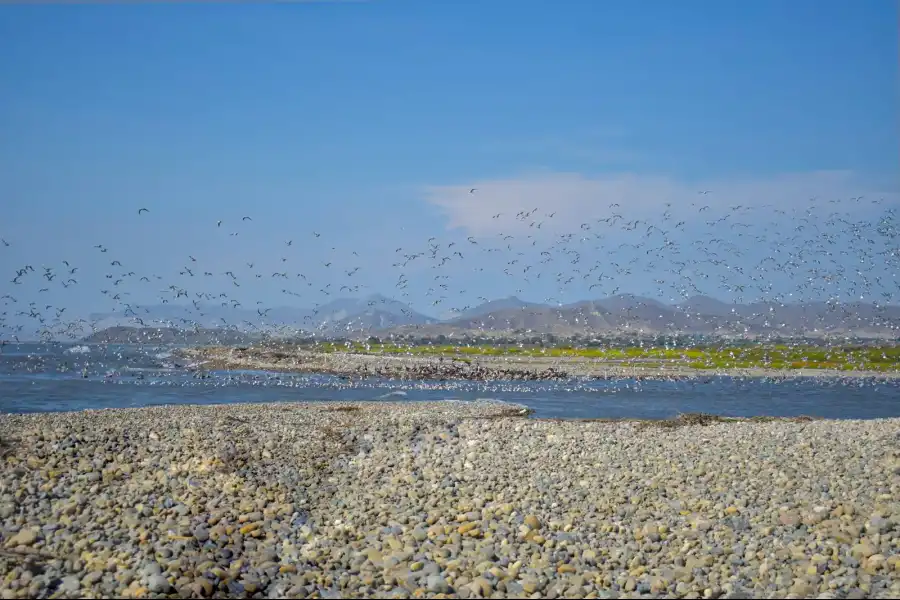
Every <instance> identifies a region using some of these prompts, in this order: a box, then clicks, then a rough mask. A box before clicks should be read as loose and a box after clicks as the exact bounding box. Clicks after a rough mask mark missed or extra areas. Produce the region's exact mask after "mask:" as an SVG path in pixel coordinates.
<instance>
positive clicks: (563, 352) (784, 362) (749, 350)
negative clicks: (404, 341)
mask: <svg viewBox="0 0 900 600" xmlns="http://www.w3.org/2000/svg"><path fill="white" fill-rule="evenodd" d="M315 349H316V350H318V351H320V352H350V353H354V354H372V355H379V354H381V355H407V356H433V357H445V358H452V359H457V360H466V359H470V358H472V357H480V356H483V357H510V358H514V357H523V358H528V357H534V358H572V359H585V360H592V361H597V362H604V363H610V364H618V365H622V366H628V367H644V368H659V367H661V366H670V367H671V366H680V367H690V368H694V369H754V368H766V369H780V370H781V369H832V370H840V371H898V370H900V346H893V345H892V346H834V347H826V346H788V345H763V344H760V345H757V346H739V347H729V346H709V347H686V348H660V347H633V348H576V347H571V346H559V347H542V346H530V345H524V344H523V345H502V346H501V345H460V346H454V345H446V344H445V345H439V344H434V345H431V344H422V345H410V346H406V345H401V344H390V343H372V344H369V343H365V342H352V343H320V344H316V346H315Z"/></svg>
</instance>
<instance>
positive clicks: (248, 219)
mask: <svg viewBox="0 0 900 600" xmlns="http://www.w3.org/2000/svg"><path fill="white" fill-rule="evenodd" d="M252 220H253V219H251V218H250V217H244V218H243V219H241V221H252Z"/></svg>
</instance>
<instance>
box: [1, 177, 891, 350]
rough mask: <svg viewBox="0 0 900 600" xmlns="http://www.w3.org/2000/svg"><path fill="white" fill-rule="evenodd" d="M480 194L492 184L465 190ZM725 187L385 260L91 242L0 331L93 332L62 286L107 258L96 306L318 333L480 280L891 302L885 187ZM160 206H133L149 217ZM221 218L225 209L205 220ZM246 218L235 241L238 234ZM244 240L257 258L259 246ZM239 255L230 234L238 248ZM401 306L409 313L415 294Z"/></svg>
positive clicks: (502, 217)
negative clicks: (149, 263) (173, 258)
mask: <svg viewBox="0 0 900 600" xmlns="http://www.w3.org/2000/svg"><path fill="white" fill-rule="evenodd" d="M469 194H472V195H478V194H481V192H479V190H478V189H477V188H470V189H469ZM715 196H716V195H715V192H714V191H709V190H702V191H700V192H698V194H697V201H696V202H694V203H692V205H691V206H690V207H685V206H678V207H676V206H672V205H671V204H665V205H661V206H660V210H659V212H658V213H656V214H654V215H651V216H648V215H646V214H642V215H637V216H640V218H636V216H635V215H629V211H628V208H629V207H628V206H624V207H623V206H620V204H619V203H616V202H612V203H607V204H606V206H605V207H604V208H603V210H602V212H603V214H601V215H599V216H596V217H595V218H591V219H589V220H584V222H582V223H580V224H577V225H576V226H574V227H569V229H570V230H569V231H565V229H566V226H564V225H561V224H559V223H560V221H561V217H560V215H559V214H557V212H554V211H548V210H539V209H538V208H533V207H525V208H523V209H521V210H518V211H517V212H515V213H513V214H506V213H504V212H498V213H495V214H494V215H493V218H492V221H493V223H492V225H493V226H494V230H496V231H497V232H498V233H497V234H494V235H485V236H474V235H465V234H463V235H460V236H458V237H445V238H443V239H439V238H438V237H437V236H432V237H427V238H424V239H422V240H421V241H420V242H419V243H418V244H409V243H407V244H399V243H398V245H397V247H396V249H395V251H394V252H393V253H392V254H393V257H394V258H393V260H391V261H389V263H387V264H372V258H371V257H370V256H368V255H367V254H366V253H365V251H362V252H363V255H362V256H361V255H360V251H357V250H352V248H350V246H352V244H353V242H352V240H346V239H334V240H327V239H325V238H322V235H323V234H322V233H320V232H318V231H310V232H308V233H307V234H306V235H308V236H310V237H311V238H312V239H313V240H315V241H316V242H317V243H321V244H324V245H323V246H321V252H320V253H318V254H316V255H315V256H313V257H310V254H309V251H308V250H307V251H305V252H304V253H303V256H302V257H299V256H297V255H296V254H293V255H292V254H291V252H292V251H293V249H294V240H292V239H288V240H283V242H281V243H282V244H283V245H282V250H281V251H280V252H277V253H272V254H271V255H270V256H268V257H265V258H263V259H257V260H253V259H250V258H248V259H247V260H245V261H243V264H240V265H239V264H235V265H234V266H233V267H232V268H229V269H221V268H219V269H216V268H215V267H214V266H212V265H209V264H205V263H204V260H203V259H198V258H196V257H195V255H193V254H189V255H187V256H185V257H184V262H183V265H182V266H181V268H179V269H178V270H177V272H170V273H164V272H163V273H153V272H141V271H140V270H139V269H137V268H132V267H130V266H129V265H128V261H127V259H126V258H124V257H116V256H115V254H114V252H113V250H112V249H111V248H110V247H107V245H106V244H105V243H104V242H103V241H102V240H96V241H95V242H93V243H90V245H91V246H93V248H92V250H93V253H94V256H95V260H94V264H91V265H85V264H80V265H79V264H73V263H72V262H70V261H69V260H68V259H63V258H62V257H60V260H59V262H58V263H57V264H50V265H40V264H30V263H28V264H19V265H14V266H13V271H12V272H11V273H9V277H8V278H7V279H5V281H6V283H5V284H4V285H3V286H0V291H2V294H0V344H3V343H9V342H13V341H20V340H21V339H22V338H26V337H32V336H34V335H35V334H37V335H38V336H39V337H41V338H44V339H57V340H59V339H62V340H76V339H80V338H81V337H83V336H85V335H87V334H89V333H91V332H92V331H93V330H94V329H96V328H97V326H98V324H99V323H101V318H94V319H90V318H88V316H87V315H85V314H81V315H78V314H73V315H70V313H69V312H67V311H68V307H67V306H66V294H67V292H69V291H72V290H75V289H78V288H80V287H84V286H85V285H87V284H88V279H86V278H83V277H82V273H84V272H85V271H92V272H96V271H98V268H100V267H102V269H100V270H102V279H100V283H99V285H98V288H99V289H97V290H96V293H94V292H93V291H92V292H91V293H92V294H95V295H94V296H93V297H94V298H95V299H96V309H95V310H93V311H92V312H95V313H102V312H106V313H107V315H108V314H114V315H119V316H121V317H122V318H123V319H127V322H128V323H129V324H131V325H133V326H135V327H148V326H154V327H160V326H164V327H176V328H181V329H185V328H195V329H196V328H200V327H204V328H209V327H213V326H217V327H225V328H238V329H241V330H253V329H266V328H267V329H268V330H270V331H275V330H279V329H280V330H282V333H291V332H293V333H297V332H300V331H303V332H315V331H316V330H317V329H321V328H322V327H324V324H326V322H329V320H331V319H332V317H333V315H332V313H331V312H330V308H329V304H328V303H329V302H330V301H332V300H334V299H335V298H340V297H352V296H356V297H358V296H360V295H365V294H371V293H372V292H380V293H383V294H384V295H385V296H389V297H392V298H395V299H397V300H398V301H399V302H404V303H405V302H410V301H411V302H412V303H413V304H417V305H418V306H420V307H421V310H422V311H423V312H431V313H432V314H435V313H439V314H440V315H442V316H443V317H444V318H452V317H453V316H454V315H460V314H464V313H466V311H469V310H470V309H471V308H473V307H474V306H476V305H477V304H479V303H482V302H486V301H488V300H489V298H488V297H487V296H486V295H484V292H483V290H484V289H487V288H486V287H479V286H489V288H490V289H504V290H506V291H507V295H509V294H513V293H515V294H516V295H519V296H524V297H527V298H532V299H533V300H535V301H537V302H542V303H546V304H549V305H555V306H559V305H562V304H563V303H564V301H566V300H568V301H573V300H575V299H576V298H578V295H579V294H580V295H582V296H589V297H592V298H601V297H608V296H614V295H616V294H621V293H624V292H629V293H640V294H641V295H644V296H650V297H653V298H657V299H659V300H660V301H663V302H666V303H669V304H675V303H677V302H678V301H680V300H683V299H685V298H688V297H691V296H698V295H708V296H713V297H716V296H719V297H724V298H727V299H728V300H729V301H730V302H737V303H740V304H747V303H751V302H758V301H765V302H770V303H776V304H777V303H787V302H797V301H802V300H811V299H815V300H823V301H830V302H835V303H848V302H867V303H871V304H874V305H876V306H883V305H889V304H893V303H895V302H896V299H897V298H898V296H900V279H898V278H897V276H896V275H897V273H900V242H898V233H900V229H898V225H897V222H896V211H895V209H894V208H893V207H891V206H890V205H888V204H885V202H884V200H882V199H867V198H862V197H858V198H850V199H818V198H814V199H810V202H808V203H807V205H806V206H803V207H799V208H788V207H781V206H773V205H770V204H762V205H754V206H743V205H739V204H736V205H729V204H728V203H727V200H726V201H722V200H721V199H718V198H716V197H715ZM155 211H156V209H154V208H152V207H140V208H137V209H136V212H137V215H138V217H139V218H141V219H146V218H149V217H151V215H153V214H154V213H155ZM223 224H224V221H223V220H216V221H212V222H211V223H210V226H211V227H215V228H216V229H219V228H221V227H222V226H223ZM239 225H240V227H252V226H254V223H253V217H252V216H251V215H247V216H243V217H242V218H241V220H240V224H239ZM240 227H238V228H237V229H236V230H235V231H233V232H231V234H230V236H229V237H230V238H236V239H235V240H233V241H230V242H228V243H231V244H239V243H240V242H239V240H240V239H241V238H240V237H239V234H240V233H241V229H240ZM298 235H300V234H298ZM423 237H424V236H423ZM298 239H299V238H298ZM0 241H2V244H3V247H0V265H2V264H8V261H7V260H5V259H4V258H3V257H2V253H3V252H4V251H9V249H10V248H11V247H12V246H11V245H12V244H13V243H14V241H13V242H11V241H8V240H7V239H2V240H0ZM338 247H341V248H342V249H343V250H347V252H344V253H343V255H342V256H341V257H337V256H333V255H332V254H329V251H328V248H330V249H331V250H332V251H335V250H337V248H338ZM246 250H247V256H250V255H251V254H252V252H251V251H252V250H254V249H250V248H247V249H246ZM351 250H352V251H351ZM255 251H256V252H257V254H258V251H259V249H258V248H257V249H255ZM236 253H237V248H236V247H234V248H231V249H230V250H229V254H228V255H229V256H235V255H237V254H236ZM98 278H99V276H98V277H95V279H98ZM91 283H94V281H91ZM273 283H277V286H274V287H273ZM635 286H636V287H639V288H640V289H634V287H635ZM262 289H266V290H270V289H272V290H274V289H277V290H278V292H276V294H278V293H279V292H280V295H281V296H282V297H281V298H279V297H277V295H276V296H274V297H273V296H272V295H267V296H266V297H267V300H266V301H264V300H261V299H259V297H260V296H259V295H257V294H259V290H262ZM581 299H585V298H581ZM384 302H391V301H390V300H387V299H386V298H384V297H379V298H374V299H372V300H370V301H369V302H368V307H369V308H371V309H373V310H375V309H378V308H379V306H378V305H379V304H380V303H384ZM304 303H306V304H305V306H306V307H307V308H309V312H308V313H307V314H305V315H304V316H303V318H302V319H300V322H293V323H284V322H278V321H277V320H276V319H274V318H273V316H272V315H273V310H274V311H275V312H276V313H277V312H278V311H277V310H276V309H277V307H279V306H284V305H294V306H304ZM161 305H169V308H172V307H178V309H177V310H176V311H175V312H172V311H170V312H169V313H167V314H166V315H165V316H162V317H159V316H157V315H156V314H155V312H158V311H156V309H155V308H154V306H156V307H159V306H161ZM173 310H175V309H173ZM523 310H527V309H526V308H523ZM402 312H403V313H404V314H405V315H406V316H408V317H413V316H414V312H413V309H412V308H408V307H403V308H402ZM216 315H220V316H218V317H217V316H216ZM221 315H225V316H221Z"/></svg>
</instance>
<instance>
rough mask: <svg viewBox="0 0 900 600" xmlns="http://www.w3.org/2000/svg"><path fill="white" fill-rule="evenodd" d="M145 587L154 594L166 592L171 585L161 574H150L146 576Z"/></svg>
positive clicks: (169, 589)
mask: <svg viewBox="0 0 900 600" xmlns="http://www.w3.org/2000/svg"><path fill="white" fill-rule="evenodd" d="M147 588H148V589H149V590H150V591H151V592H153V593H154V594H168V593H169V592H170V591H171V590H172V585H171V584H170V583H169V580H168V579H166V578H165V577H163V576H162V575H151V576H150V577H148V578H147Z"/></svg>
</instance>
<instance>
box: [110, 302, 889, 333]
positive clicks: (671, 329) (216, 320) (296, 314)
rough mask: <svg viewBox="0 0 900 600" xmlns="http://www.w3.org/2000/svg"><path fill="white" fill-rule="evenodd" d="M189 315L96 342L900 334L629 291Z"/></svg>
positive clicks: (820, 308)
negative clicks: (568, 300) (458, 304)
mask: <svg viewBox="0 0 900 600" xmlns="http://www.w3.org/2000/svg"><path fill="white" fill-rule="evenodd" d="M189 308H191V307H189V306H184V305H182V306H180V307H175V308H173V307H171V306H168V305H166V306H163V307H146V308H143V307H142V309H141V310H140V311H139V312H142V313H145V314H149V315H154V314H157V315H159V317H157V319H158V322H159V321H161V322H162V324H163V325H164V326H163V327H157V328H155V329H153V331H155V332H156V333H153V334H149V333H138V332H142V331H143V330H142V329H140V328H136V327H134V324H133V319H123V318H122V317H117V319H119V320H118V321H113V322H109V321H100V323H101V325H103V324H105V325H107V327H109V328H108V329H106V330H105V332H98V334H95V335H102V336H104V338H103V339H106V338H110V339H114V340H115V341H122V340H123V339H126V338H127V339H128V340H129V341H130V340H140V341H143V340H144V339H145V338H146V336H148V335H153V336H155V337H156V338H158V339H164V340H171V341H173V342H174V341H181V340H185V339H191V340H197V341H189V342H185V343H200V344H202V343H208V342H207V341H206V340H212V339H222V338H224V339H226V340H231V339H238V338H239V336H240V335H241V334H240V332H243V334H247V333H250V332H252V333H253V334H254V335H256V336H258V335H259V334H260V333H263V332H264V333H267V334H269V335H280V336H302V335H306V334H311V335H313V334H314V335H315V336H316V337H334V338H339V337H352V338H359V337H367V336H370V335H377V336H389V335H392V334H396V335H415V336H419V337H425V338H427V337H438V336H446V337H461V336H472V335H481V334H485V333H491V334H492V335H493V334H500V333H504V334H505V333H512V332H515V333H516V334H517V335H541V334H548V335H555V336H561V337H568V336H575V335H581V336H585V335H587V336H615V335H620V334H624V335H634V334H641V335H658V334H661V335H702V336H735V335H741V336H751V337H754V336H793V337H802V336H813V337H821V336H823V335H847V336H853V337H861V338H866V337H869V338H891V339H896V338H898V337H900V306H896V305H888V306H878V305H874V304H866V303H850V304H829V303H825V302H804V303H794V304H782V303H777V302H757V303H752V304H728V303H726V302H722V301H720V300H716V299H715V298H710V297H708V296H694V297H691V298H687V299H686V300H684V301H681V302H678V303H677V304H675V305H668V304H663V303H661V302H659V301H658V300H654V299H652V298H646V297H641V296H635V295H632V294H620V295H617V296H612V297H609V298H601V299H597V300H584V301H581V302H575V303H572V304H567V305H563V306H549V305H546V304H539V303H534V302H528V301H524V300H521V299H520V298H517V297H516V296H509V297H507V298H501V299H497V300H492V301H489V302H485V303H483V304H481V305H478V306H476V307H474V308H471V309H468V310H466V311H465V312H463V313H462V314H459V315H457V316H453V317H451V318H448V319H443V320H439V319H434V318H432V317H429V316H427V315H424V314H422V313H419V312H416V311H414V310H412V309H411V308H410V307H409V306H408V305H407V304H404V303H402V302H399V301H397V300H393V299H391V298H387V297H385V296H380V295H373V296H368V297H366V298H358V299H357V298H338V299H336V300H333V301H331V302H329V303H327V304H324V305H321V306H318V307H317V308H315V309H303V308H290V307H275V308H271V309H269V310H261V309H260V310H257V309H252V310H249V309H247V310H245V309H243V308H242V307H219V308H220V310H214V309H216V307H209V308H207V307H205V306H204V307H202V309H201V310H200V311H196V312H195V313H193V312H192V311H190V310H189ZM178 311H181V313H180V314H179V312H178ZM200 313H202V314H200ZM224 314H227V317H226V316H223V315H224ZM153 318H154V317H152V316H150V317H147V316H144V317H143V320H144V322H146V323H147V324H148V325H149V324H150V323H151V322H152V319H153ZM158 322H157V323H154V325H156V324H158ZM226 323H227V325H228V327H229V328H228V329H222V328H221V326H222V325H223V324H226ZM195 324H196V325H199V326H200V327H201V329H200V330H199V333H198V332H195V331H194V329H195V326H194V325H195ZM235 329H237V330H238V331H235ZM176 332H181V333H176ZM210 332H215V333H210ZM142 336H143V337H142ZM96 341H100V338H98V339H97V340H96ZM235 343H241V342H240V341H236V342H235Z"/></svg>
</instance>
